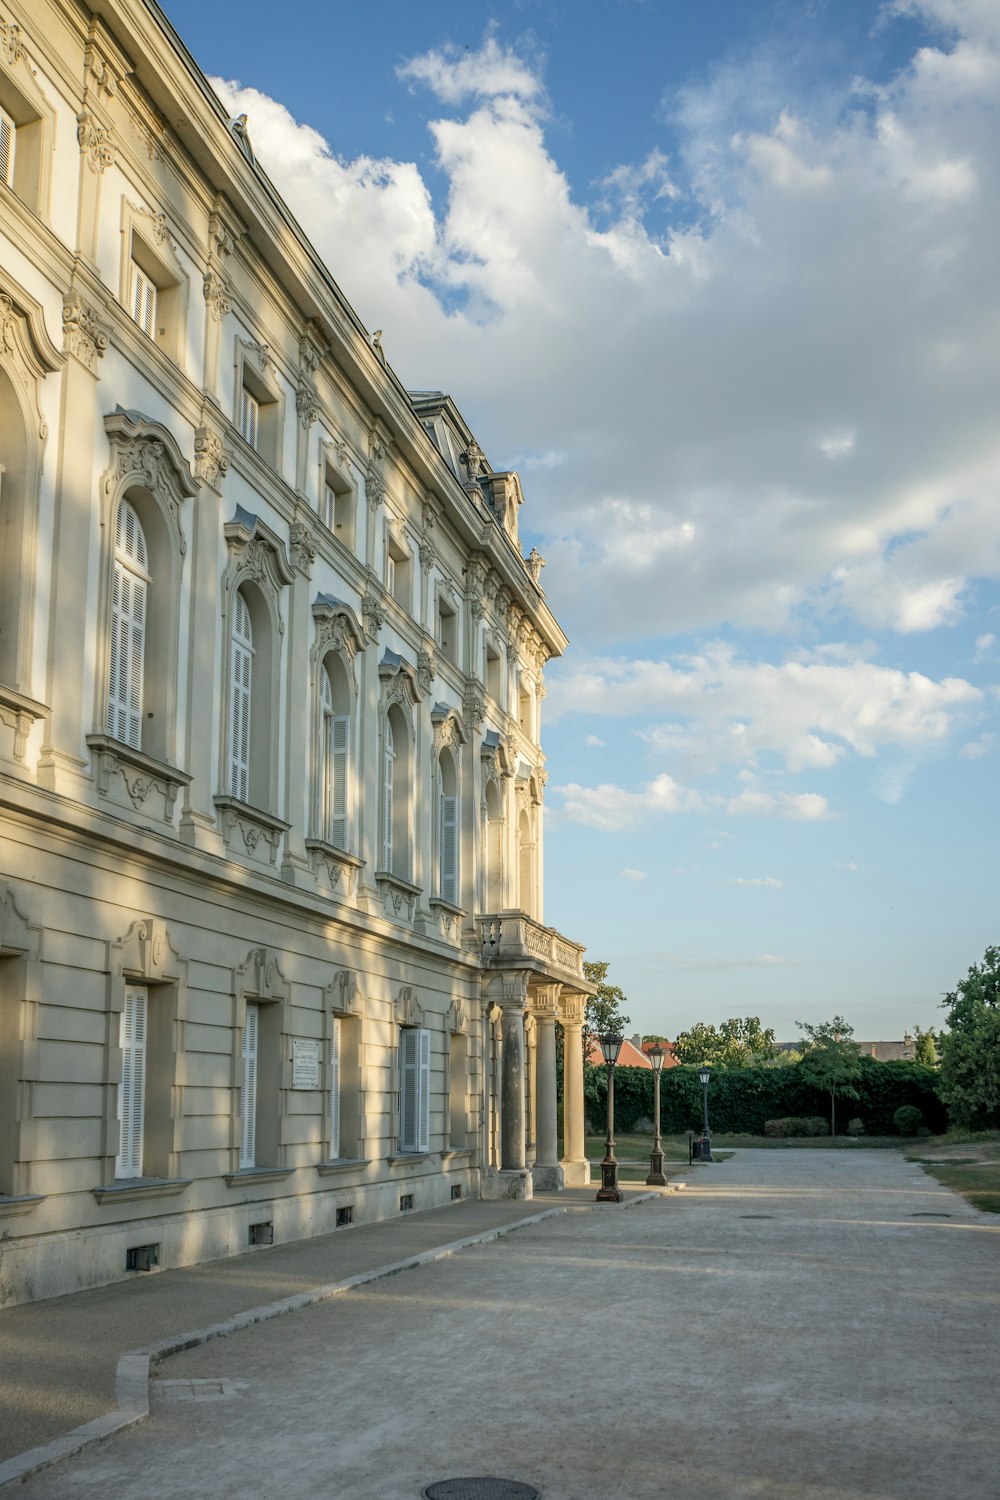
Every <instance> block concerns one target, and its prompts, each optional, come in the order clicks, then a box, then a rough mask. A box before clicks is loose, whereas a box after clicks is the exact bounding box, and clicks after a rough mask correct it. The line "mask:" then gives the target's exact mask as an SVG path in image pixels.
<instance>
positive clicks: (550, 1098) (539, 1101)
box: [531, 984, 563, 1192]
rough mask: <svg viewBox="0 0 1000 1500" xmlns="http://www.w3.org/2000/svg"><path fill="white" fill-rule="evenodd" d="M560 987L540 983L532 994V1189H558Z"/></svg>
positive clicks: (559, 1182)
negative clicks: (533, 1109)
mask: <svg viewBox="0 0 1000 1500" xmlns="http://www.w3.org/2000/svg"><path fill="white" fill-rule="evenodd" d="M560 988H561V986H560V985H558V984H546V985H543V986H542V987H541V989H539V990H538V992H537V994H536V995H535V997H534V999H535V1036H536V1039H537V1040H536V1044H535V1165H534V1167H533V1168H532V1172H531V1177H532V1181H533V1182H534V1185H535V1191H536V1192H558V1191H559V1190H560V1188H561V1187H562V1185H563V1169H562V1167H561V1166H560V1165H559V1139H558V1134H559V1124H558V1113H557V1108H556V1007H557V1004H558V1000H559V991H560Z"/></svg>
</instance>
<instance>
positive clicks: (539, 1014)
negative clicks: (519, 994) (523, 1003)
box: [531, 984, 562, 1022]
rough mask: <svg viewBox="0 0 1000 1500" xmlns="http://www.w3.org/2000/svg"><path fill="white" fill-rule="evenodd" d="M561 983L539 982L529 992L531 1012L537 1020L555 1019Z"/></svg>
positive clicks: (557, 1011)
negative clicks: (535, 987) (536, 986)
mask: <svg viewBox="0 0 1000 1500" xmlns="http://www.w3.org/2000/svg"><path fill="white" fill-rule="evenodd" d="M561 989H562V985H561V984H540V985H539V986H538V988H537V989H534V990H532V992H531V1010H532V1014H533V1015H534V1016H535V1018H536V1019H537V1020H539V1021H548V1020H551V1021H553V1022H554V1021H555V1019H556V1017H557V1015H558V1014H559V993H560V991H561Z"/></svg>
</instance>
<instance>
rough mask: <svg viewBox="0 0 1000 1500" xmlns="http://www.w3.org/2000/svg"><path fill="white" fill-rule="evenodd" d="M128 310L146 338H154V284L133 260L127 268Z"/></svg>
mask: <svg viewBox="0 0 1000 1500" xmlns="http://www.w3.org/2000/svg"><path fill="white" fill-rule="evenodd" d="M128 310H129V312H130V313H131V315H132V321H133V322H134V323H138V325H139V327H140V328H141V329H142V331H143V333H144V334H145V335H146V336H147V338H151V339H152V338H155V337H156V285H155V283H154V282H153V281H152V280H151V279H150V277H149V275H148V274H147V272H145V271H144V270H143V269H142V267H141V266H140V265H138V264H137V263H136V262H135V261H134V260H133V261H129V268H128Z"/></svg>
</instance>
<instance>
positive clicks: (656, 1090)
mask: <svg viewBox="0 0 1000 1500" xmlns="http://www.w3.org/2000/svg"><path fill="white" fill-rule="evenodd" d="M646 1056H647V1057H648V1058H649V1060H650V1062H651V1063H652V1064H653V1149H652V1151H651V1152H650V1153H649V1176H648V1177H647V1178H646V1186H647V1187H666V1185H667V1179H666V1178H665V1177H664V1175H663V1151H662V1149H661V1147H660V1074H661V1073H662V1072H663V1059H664V1057H665V1056H666V1053H665V1052H664V1050H663V1048H662V1047H661V1046H660V1043H659V1042H654V1043H653V1045H652V1046H651V1047H647V1049H646Z"/></svg>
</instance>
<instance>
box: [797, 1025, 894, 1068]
mask: <svg viewBox="0 0 1000 1500" xmlns="http://www.w3.org/2000/svg"><path fill="white" fill-rule="evenodd" d="M774 1045H775V1046H776V1048H777V1049H778V1051H779V1052H800V1051H801V1050H802V1043H801V1042H775V1044H774ZM857 1047H858V1050H859V1052H860V1053H861V1056H862V1057H873V1058H874V1059H875V1061H876V1062H913V1060H914V1058H915V1057H916V1044H915V1042H914V1040H913V1038H912V1036H911V1035H910V1033H909V1032H908V1031H904V1032H903V1040H902V1041H901V1042H858V1043H857Z"/></svg>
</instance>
